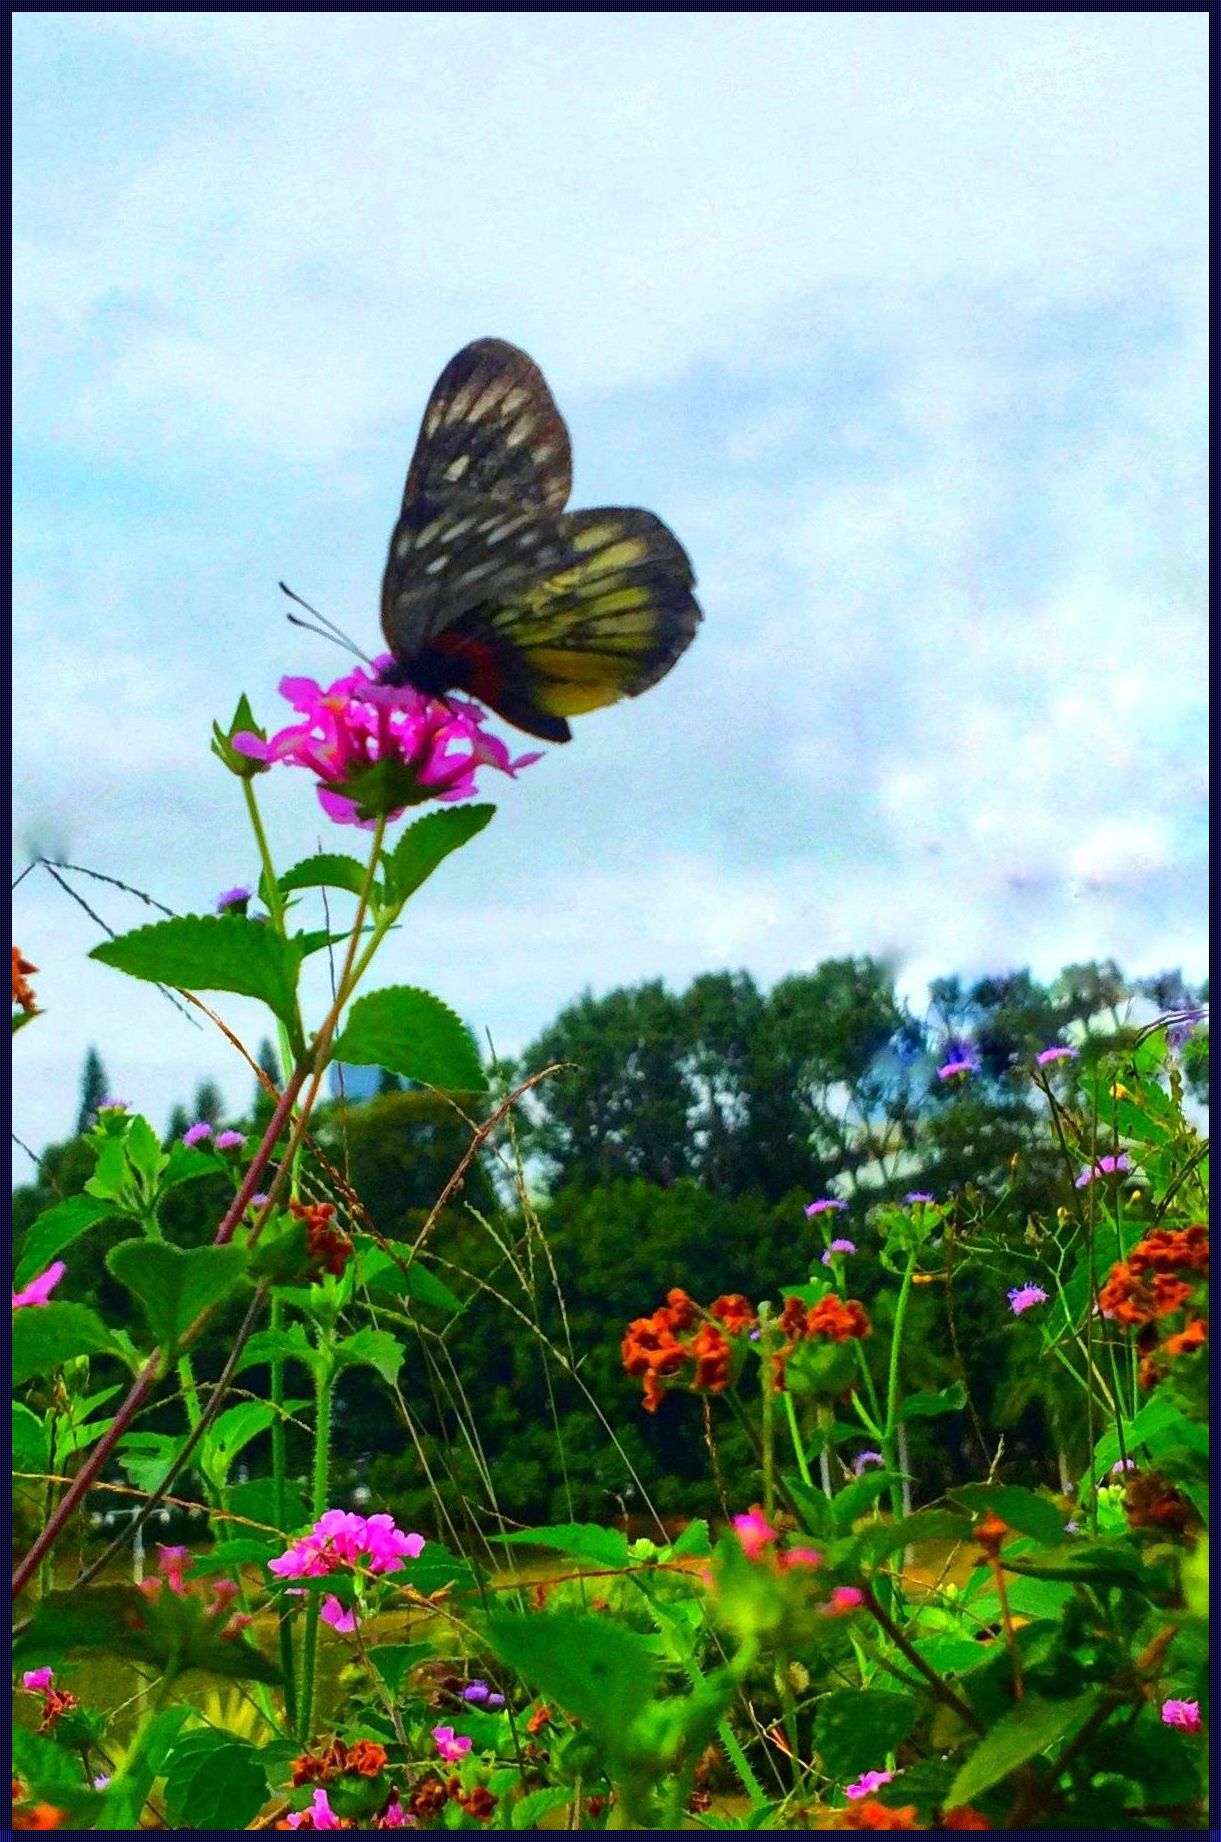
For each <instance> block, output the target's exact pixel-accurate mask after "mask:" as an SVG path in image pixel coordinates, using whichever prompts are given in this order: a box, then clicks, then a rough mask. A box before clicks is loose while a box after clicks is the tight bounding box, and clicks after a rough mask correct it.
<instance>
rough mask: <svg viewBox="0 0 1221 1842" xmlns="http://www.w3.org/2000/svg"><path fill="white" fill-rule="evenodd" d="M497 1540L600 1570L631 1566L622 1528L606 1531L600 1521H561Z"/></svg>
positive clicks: (507, 1544) (501, 1536) (519, 1531)
mask: <svg viewBox="0 0 1221 1842" xmlns="http://www.w3.org/2000/svg"><path fill="white" fill-rule="evenodd" d="M497 1540H499V1541H502V1542H503V1543H504V1544H505V1546H506V1547H514V1546H516V1547H523V1548H530V1547H534V1548H552V1549H554V1551H555V1552H556V1553H557V1554H572V1555H575V1556H576V1558H577V1559H578V1560H582V1561H594V1562H596V1564H597V1565H598V1566H599V1567H630V1566H631V1559H630V1556H629V1555H628V1548H627V1536H626V1535H625V1534H623V1532H622V1531H621V1530H620V1529H604V1528H603V1527H602V1526H601V1524H600V1523H596V1522H557V1523H553V1524H551V1526H550V1527H548V1528H543V1529H519V1530H518V1531H517V1532H516V1533H515V1534H513V1535H500V1536H498V1537H497Z"/></svg>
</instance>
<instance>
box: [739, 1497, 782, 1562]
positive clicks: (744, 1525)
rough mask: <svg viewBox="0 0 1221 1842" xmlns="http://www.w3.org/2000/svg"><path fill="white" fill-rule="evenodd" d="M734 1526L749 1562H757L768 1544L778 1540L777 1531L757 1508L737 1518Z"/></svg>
mask: <svg viewBox="0 0 1221 1842" xmlns="http://www.w3.org/2000/svg"><path fill="white" fill-rule="evenodd" d="M733 1526H734V1529H735V1530H736V1531H737V1536H738V1540H739V1541H740V1542H741V1544H742V1546H743V1548H744V1549H745V1550H746V1558H747V1560H748V1561H757V1560H758V1558H759V1556H760V1554H761V1553H762V1552H763V1550H764V1548H766V1546H767V1544H768V1542H769V1541H775V1540H776V1536H777V1531H776V1530H775V1529H774V1528H773V1527H772V1525H771V1523H770V1522H769V1521H768V1520H767V1517H766V1516H765V1515H764V1514H763V1511H762V1510H761V1509H759V1508H758V1507H757V1506H756V1507H755V1508H753V1509H751V1510H749V1511H748V1513H747V1514H746V1515H745V1516H735V1517H734V1519H733Z"/></svg>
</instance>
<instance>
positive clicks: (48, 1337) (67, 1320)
mask: <svg viewBox="0 0 1221 1842" xmlns="http://www.w3.org/2000/svg"><path fill="white" fill-rule="evenodd" d="M113 1348H114V1339H113V1337H112V1336H111V1334H110V1332H109V1330H107V1328H106V1326H105V1324H103V1322H102V1320H101V1318H100V1317H99V1316H98V1315H97V1313H96V1311H90V1309H89V1307H88V1305H71V1304H69V1303H68V1302H67V1301H66V1300H65V1301H64V1302H63V1303H62V1304H57V1303H56V1302H55V1301H54V1299H53V1300H52V1301H51V1303H50V1304H49V1305H26V1306H24V1307H23V1308H22V1309H21V1310H20V1311H14V1313H13V1386H14V1388H19V1387H20V1386H21V1384H22V1383H23V1382H28V1381H30V1380H32V1379H33V1377H34V1376H35V1375H40V1376H46V1375H50V1373H51V1371H52V1370H53V1369H57V1368H58V1367H59V1365H60V1364H61V1363H63V1362H68V1361H70V1360H71V1359H72V1357H74V1356H93V1355H98V1354H100V1353H101V1352H102V1351H105V1350H112V1349H113Z"/></svg>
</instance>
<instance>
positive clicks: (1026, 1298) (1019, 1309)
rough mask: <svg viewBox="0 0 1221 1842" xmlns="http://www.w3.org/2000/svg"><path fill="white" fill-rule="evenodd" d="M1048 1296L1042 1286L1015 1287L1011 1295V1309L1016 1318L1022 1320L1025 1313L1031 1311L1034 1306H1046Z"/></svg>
mask: <svg viewBox="0 0 1221 1842" xmlns="http://www.w3.org/2000/svg"><path fill="white" fill-rule="evenodd" d="M1046 1303H1047V1294H1046V1292H1045V1291H1044V1290H1043V1288H1042V1286H1014V1288H1013V1290H1012V1291H1011V1292H1010V1294H1009V1309H1010V1311H1012V1313H1013V1315H1014V1317H1015V1318H1020V1317H1021V1315H1022V1313H1023V1311H1029V1310H1030V1307H1031V1306H1032V1305H1045V1304H1046Z"/></svg>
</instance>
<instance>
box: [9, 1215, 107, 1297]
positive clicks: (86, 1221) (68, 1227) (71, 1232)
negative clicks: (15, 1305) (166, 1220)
mask: <svg viewBox="0 0 1221 1842" xmlns="http://www.w3.org/2000/svg"><path fill="white" fill-rule="evenodd" d="M119 1213H120V1211H119V1210H117V1209H116V1208H115V1206H114V1204H113V1203H111V1202H109V1201H107V1200H106V1199H105V1198H103V1197H98V1196H69V1197H67V1198H66V1199H65V1200H64V1201H63V1202H57V1203H56V1204H55V1205H54V1207H53V1208H50V1209H44V1210H43V1212H42V1214H41V1215H40V1216H38V1217H37V1219H36V1220H35V1221H33V1222H31V1224H30V1227H29V1231H28V1233H27V1234H26V1237H25V1240H24V1241H23V1242H22V1244H21V1258H20V1259H19V1260H18V1262H17V1269H16V1271H15V1273H14V1274H13V1285H14V1287H15V1288H16V1289H17V1290H18V1291H20V1290H21V1288H22V1286H24V1285H25V1283H26V1281H27V1280H30V1279H33V1277H34V1275H35V1274H36V1273H43V1272H45V1271H46V1269H47V1267H49V1266H50V1264H51V1262H52V1260H54V1259H55V1258H56V1256H57V1255H59V1254H61V1253H62V1252H63V1250H64V1248H65V1247H70V1246H71V1244H72V1242H73V1241H75V1240H77V1239H78V1238H79V1237H80V1236H81V1235H82V1234H84V1233H85V1232H86V1230H88V1229H90V1228H93V1227H95V1226H96V1224H97V1223H98V1222H104V1221H105V1220H106V1219H107V1217H108V1216H113V1215H117V1214H119Z"/></svg>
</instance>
